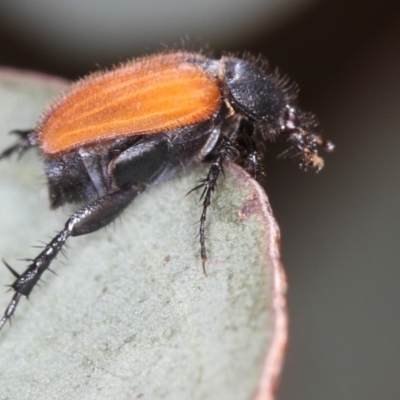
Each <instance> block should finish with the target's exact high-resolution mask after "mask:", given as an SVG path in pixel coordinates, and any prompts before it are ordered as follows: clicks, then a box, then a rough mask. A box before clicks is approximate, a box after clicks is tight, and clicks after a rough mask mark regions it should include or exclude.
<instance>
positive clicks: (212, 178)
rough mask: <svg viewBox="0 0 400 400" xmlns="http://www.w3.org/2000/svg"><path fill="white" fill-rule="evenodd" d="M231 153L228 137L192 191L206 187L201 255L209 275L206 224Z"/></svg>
mask: <svg viewBox="0 0 400 400" xmlns="http://www.w3.org/2000/svg"><path fill="white" fill-rule="evenodd" d="M230 152H231V141H230V139H229V138H228V137H223V138H222V140H221V143H220V146H219V150H218V153H217V154H218V155H217V156H216V158H215V160H214V161H213V163H212V164H211V167H210V169H209V171H208V174H207V177H206V178H205V179H202V180H201V183H200V185H198V186H196V187H195V188H193V189H192V190H191V191H190V192H189V193H191V192H192V191H194V190H196V189H199V188H201V187H204V189H203V193H202V194H201V196H200V201H201V200H203V203H202V206H203V211H202V213H201V217H200V229H199V236H200V254H201V259H202V263H203V272H204V274H205V275H207V271H206V261H207V250H206V236H205V224H206V219H207V209H208V207H209V206H210V204H211V195H212V193H213V192H214V190H215V187H216V184H217V180H218V177H219V175H220V173H221V172H222V173H223V172H224V171H223V163H224V161H226V160H227V159H228V158H229V154H230Z"/></svg>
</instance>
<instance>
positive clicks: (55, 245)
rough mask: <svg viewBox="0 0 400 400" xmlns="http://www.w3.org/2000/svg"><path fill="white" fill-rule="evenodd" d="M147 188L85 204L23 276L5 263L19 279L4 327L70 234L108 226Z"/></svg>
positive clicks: (14, 288) (4, 317) (5, 315)
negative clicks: (22, 298)
mask: <svg viewBox="0 0 400 400" xmlns="http://www.w3.org/2000/svg"><path fill="white" fill-rule="evenodd" d="M143 189H144V188H143V187H139V186H131V187H129V188H127V189H124V190H120V191H118V192H114V193H112V194H109V195H106V196H104V197H101V198H99V199H97V200H95V201H93V202H92V203H89V204H88V205H86V206H84V207H82V208H81V209H80V210H78V211H77V212H75V213H74V214H73V215H72V216H71V217H70V218H69V219H68V221H67V222H66V224H65V226H64V229H63V230H62V231H61V232H60V233H59V234H58V235H57V236H55V237H54V238H53V240H52V241H51V242H50V243H49V244H47V245H46V247H45V248H44V250H43V251H42V252H41V253H40V254H39V255H38V256H37V257H36V258H35V259H33V260H32V263H31V264H29V265H28V267H27V268H26V270H25V272H24V273H23V274H21V275H19V274H18V273H17V272H16V271H15V270H14V269H13V268H11V267H10V266H9V265H8V264H7V263H5V265H6V267H7V268H8V269H9V270H10V271H11V272H12V274H13V275H14V276H15V277H16V278H17V279H16V280H15V282H14V283H13V284H12V285H11V288H12V289H13V290H14V291H15V293H14V296H13V298H12V300H11V302H10V303H9V305H8V307H7V309H6V311H5V313H4V315H3V317H2V318H1V320H0V330H1V328H2V327H3V326H4V324H5V323H6V322H7V321H8V320H10V318H11V317H12V315H13V314H14V312H15V309H16V308H17V305H18V302H19V300H20V299H21V297H22V296H26V297H28V296H29V294H30V293H31V291H32V289H33V288H34V287H35V285H36V284H37V282H38V281H39V279H40V277H41V276H42V274H43V272H45V271H46V270H47V269H48V268H49V266H50V264H51V262H52V261H53V260H54V259H55V258H56V257H57V255H58V253H59V252H60V251H61V249H62V248H63V247H64V245H65V243H66V241H67V239H68V238H69V237H70V236H80V235H86V234H87V233H91V232H94V231H97V230H98V229H100V228H103V227H105V226H106V225H108V224H109V223H110V222H112V221H114V220H115V218H117V217H118V215H120V214H121V212H122V211H123V210H124V209H125V208H126V207H127V206H128V204H129V203H130V202H131V201H132V200H133V199H134V198H135V197H136V196H137V195H138V194H139V193H140V192H142V191H143Z"/></svg>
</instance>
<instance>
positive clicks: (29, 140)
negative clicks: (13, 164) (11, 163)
mask: <svg viewBox="0 0 400 400" xmlns="http://www.w3.org/2000/svg"><path fill="white" fill-rule="evenodd" d="M10 133H11V134H13V135H17V136H18V141H17V143H15V144H14V145H13V146H10V147H8V148H7V149H5V150H4V151H3V152H1V153H0V160H1V159H3V158H6V157H10V156H11V155H12V154H14V153H17V154H18V156H19V157H21V156H22V155H23V154H24V153H25V151H26V150H28V149H30V148H31V147H35V146H37V134H36V132H35V131H34V130H32V129H28V130H15V131H11V132H10Z"/></svg>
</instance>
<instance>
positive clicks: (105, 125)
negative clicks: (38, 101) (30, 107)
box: [37, 53, 221, 156]
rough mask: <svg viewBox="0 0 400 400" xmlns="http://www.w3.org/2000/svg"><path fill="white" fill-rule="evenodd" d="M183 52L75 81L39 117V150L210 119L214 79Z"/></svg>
mask: <svg viewBox="0 0 400 400" xmlns="http://www.w3.org/2000/svg"><path fill="white" fill-rule="evenodd" d="M187 55H188V54H187V53H171V54H164V55H156V56H153V57H147V58H143V59H139V60H134V61H131V62H129V63H126V64H125V65H123V66H121V67H119V68H116V69H113V70H111V71H108V72H105V73H97V74H93V75H91V76H89V77H88V78H86V79H83V80H82V81H79V82H78V83H76V84H75V85H74V86H73V87H72V88H71V89H70V91H68V92H67V93H66V94H65V95H64V96H63V97H61V98H60V99H59V100H57V101H56V102H55V103H54V104H53V105H52V106H51V107H50V108H49V109H48V110H47V112H45V114H44V115H43V117H42V120H41V123H40V125H39V127H38V129H37V130H38V140H39V146H40V148H41V150H42V152H43V154H45V155H46V156H54V155H57V154H61V153H65V152H68V151H70V150H72V149H76V148H78V147H80V146H84V145H90V144H94V143H99V142H103V141H109V140H114V139H117V138H120V137H124V136H135V135H144V134H153V133H160V132H165V131H168V130H171V129H174V128H179V127H182V126H186V125H193V124H197V123H199V122H202V121H205V120H207V119H209V118H210V117H211V116H212V115H213V114H214V113H215V112H216V111H217V110H218V109H219V107H220V103H221V93H220V89H219V87H218V84H217V79H216V77H215V76H212V75H211V74H209V73H207V71H206V70H205V69H204V68H202V67H201V66H199V65H196V64H194V63H193V62H188V61H185V57H186V58H187ZM191 58H192V59H193V57H191Z"/></svg>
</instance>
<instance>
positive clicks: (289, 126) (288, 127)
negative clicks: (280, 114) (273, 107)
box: [282, 108, 300, 135]
mask: <svg viewBox="0 0 400 400" xmlns="http://www.w3.org/2000/svg"><path fill="white" fill-rule="evenodd" d="M299 126H300V121H299V119H298V118H297V115H296V112H295V109H294V108H288V109H287V111H286V118H285V121H284V124H283V127H282V133H284V134H285V135H291V134H293V133H295V132H297V131H298V130H299Z"/></svg>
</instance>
